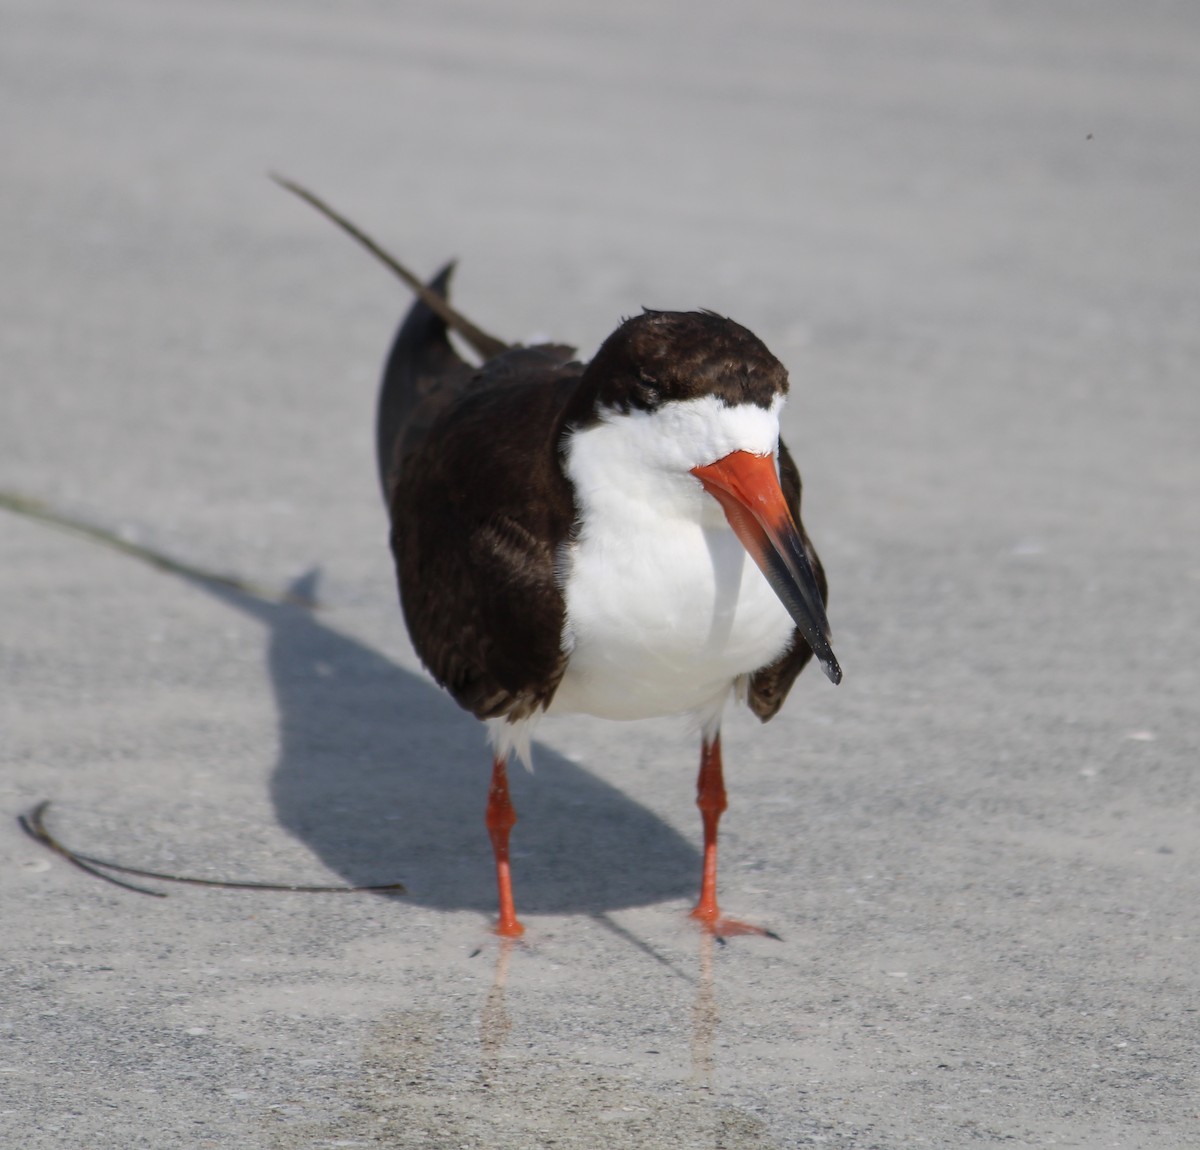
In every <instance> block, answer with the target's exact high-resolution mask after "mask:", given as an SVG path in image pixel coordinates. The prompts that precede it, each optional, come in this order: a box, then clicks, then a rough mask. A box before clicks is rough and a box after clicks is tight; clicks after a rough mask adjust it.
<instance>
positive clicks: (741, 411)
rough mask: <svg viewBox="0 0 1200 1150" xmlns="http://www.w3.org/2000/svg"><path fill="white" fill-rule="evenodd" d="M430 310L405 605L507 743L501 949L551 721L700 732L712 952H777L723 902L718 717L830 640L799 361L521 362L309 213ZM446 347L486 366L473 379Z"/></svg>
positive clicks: (511, 930)
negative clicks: (798, 453) (726, 944)
mask: <svg viewBox="0 0 1200 1150" xmlns="http://www.w3.org/2000/svg"><path fill="white" fill-rule="evenodd" d="M280 182H281V183H284V185H285V186H286V187H288V188H289V189H290V190H292V191H294V192H296V193H297V194H299V195H300V196H301V197H302V198H304V199H306V200H308V202H310V203H312V204H313V205H314V206H315V207H317V208H318V209H319V210H320V211H322V212H324V213H325V214H326V215H328V216H330V217H331V218H332V219H333V220H334V221H335V222H336V223H338V224H339V225H341V226H342V227H343V228H345V229H346V230H348V231H349V232H350V233H351V234H352V235H354V236H355V237H356V238H357V239H359V240H360V241H362V242H363V243H365V244H366V246H368V247H369V248H370V249H371V250H372V251H373V252H374V253H375V254H376V255H378V256H380V257H381V258H382V259H384V261H385V262H387V263H388V264H389V265H390V266H391V267H392V269H393V270H394V271H396V272H397V274H399V275H400V276H401V278H402V279H404V280H405V282H406V283H408V284H409V286H410V287H411V288H412V289H413V290H414V291H415V292H416V294H417V296H418V299H417V301H416V302H415V303H414V304H413V306H412V309H411V310H410V311H409V313H408V315H407V317H406V318H405V319H404V321H403V323H402V324H401V326H400V329H399V331H398V332H397V334H396V337H395V341H394V343H393V346H392V349H391V354H390V356H389V359H388V363H387V367H386V369H385V372H384V377H383V383H382V388H381V391H380V396H379V408H378V422H377V447H378V462H379V474H380V481H381V483H382V486H383V491H384V496H385V499H386V501H387V504H388V509H389V511H390V514H391V524H392V530H391V545H392V550H393V553H394V555H395V561H396V572H397V577H398V581H399V587H400V601H401V605H402V607H403V611H404V617H405V620H406V622H407V624H408V630H409V634H410V636H411V637H412V641H413V645H414V646H415V648H416V650H417V653H418V655H419V656H420V657H421V659H422V661H423V662H424V664H425V666H426V667H427V668H428V669H429V671H430V672H431V673H432V675H433V677H434V678H435V679H436V680H437V681H438V683H439V684H440V685H441V686H443V687H444V688H445V689H446V690H448V691H449V692H450V694H451V695H452V696H453V697H454V699H455V700H456V701H457V702H458V703H459V705H460V706H462V707H464V708H465V709H466V710H468V711H470V712H471V713H472V714H474V715H475V716H477V717H478V718H480V719H482V720H484V721H485V722H486V723H487V726H488V733H489V737H490V741H491V745H492V781H491V790H490V793H489V796H488V803H487V812H486V818H485V822H486V825H487V829H488V832H489V834H490V837H491V840H492V847H493V850H494V852H495V859H496V876H497V884H498V887H499V904H500V913H499V919H498V921H497V924H496V930H497V932H498V933H499V934H500V935H502V936H509V937H515V936H518V935H520V934H521V933H522V932H523V929H524V928H523V927H522V925H521V923H520V921H519V920H518V918H517V915H516V910H515V907H514V903H513V893H512V880H511V876H510V869H509V833H510V831H511V830H512V827H513V825H514V824H515V822H516V813H515V812H514V810H513V806H512V802H511V800H510V798H509V791H508V779H507V764H508V760H509V757H510V755H511V754H512V753H513V752H514V751H515V752H516V753H517V754H519V755H520V756H521V757H522V758H524V759H526V760H528V755H529V740H530V733H531V731H532V728H533V726H534V725H535V724H536V723H537V721H538V720H539V719H540V718H541V717H542V716H543V715H545V714H550V715H554V714H565V713H571V712H582V713H585V714H590V715H599V716H601V717H604V718H610V719H641V718H649V717H652V716H658V715H671V714H690V715H692V716H694V717H695V719H696V720H697V721H698V724H699V726H700V729H701V732H702V734H701V754H700V773H699V780H698V785H697V805H698V806H699V808H700V812H701V815H702V819H703V826H704V869H703V876H702V880H701V889H700V898H699V901H698V902H697V904H696V907H695V909H694V910H693V912H692V914H693V916H694V917H695V918H696V919H697V920H698V921H699V922H700V923H701V924H702V925H704V926H705V927H706V928H707V929H708V930H709V931H710V932H711V933H713V934H716V935H725V934H736V933H750V932H753V933H767V932H765V931H761V930H760V929H759V928H756V927H749V926H747V925H746V924H743V923H739V922H737V921H735V920H732V919H726V918H724V917H723V916H722V915H721V913H720V910H719V909H718V905H717V894H716V885H717V824H718V820H719V819H720V816H721V813H722V812H723V811H724V810H725V808H726V796H725V787H724V782H723V777H722V765H721V738H720V726H721V715H722V712H723V710H724V708H725V705H726V702H727V701H728V699H729V698H730V696H731V695H732V696H736V697H738V698H739V699H742V700H744V701H745V702H746V704H747V705H748V706H749V707H750V709H751V710H752V711H753V712H754V714H755V715H757V716H758V717H759V718H760V719H762V720H763V721H764V722H765V721H766V720H768V719H770V718H772V717H773V716H774V715H775V714H776V712H777V711H778V710H779V708H780V706H781V705H782V703H783V701H784V699H785V697H786V696H787V693H788V691H789V690H790V688H791V686H792V683H793V682H794V681H795V678H796V676H797V675H798V674H799V673H800V671H801V670H802V669H803V668H804V666H805V665H806V664H807V663H808V661H809V659H811V658H812V656H813V655H814V654H815V655H816V657H817V661H818V662H819V663H820V665H821V667H822V668H823V670H824V671H825V674H826V675H827V676H828V677H829V679H830V680H831V681H832V682H834V683H838V682H840V681H841V677H842V672H841V668H840V667H839V666H838V663H837V659H836V658H835V657H834V654H833V651H832V649H831V647H830V644H829V624H828V621H827V619H826V616H825V606H824V603H825V598H826V592H827V585H826V580H825V574H824V571H823V570H822V567H821V563H820V560H819V559H818V558H817V554H816V551H815V550H814V549H813V547H812V544H811V543H810V542H809V540H808V537H807V535H806V534H805V533H804V527H803V525H802V523H801V520H800V473H799V471H798V470H797V468H796V464H795V462H794V461H793V459H792V456H791V454H790V453H789V452H788V449H787V447H786V446H785V445H784V443H783V441H782V439H781V438H780V435H779V419H780V413H781V411H782V409H783V404H784V399H785V397H786V395H787V391H788V377H787V372H786V370H785V369H784V367H783V365H782V364H781V363H780V362H779V361H778V360H777V359H776V358H775V357H774V356H773V355H772V354H771V353H770V352H769V351H768V350H767V348H766V347H765V346H764V345H763V343H762V342H761V341H760V340H759V339H758V338H757V337H756V336H755V335H753V334H752V333H751V332H750V331H748V330H747V329H746V328H744V327H742V326H740V325H739V324H737V323H734V322H733V321H732V320H730V319H725V318H724V317H722V316H719V315H716V314H714V313H712V312H707V311H695V312H664V311H644V312H643V313H642V314H641V315H638V316H634V317H633V318H632V319H627V320H625V321H624V322H623V323H622V324H621V325H620V326H619V327H618V328H617V329H616V331H615V332H613V334H612V335H610V336H609V337H608V339H606V340H605V341H604V343H603V344H602V346H601V347H600V349H599V351H598V352H597V353H596V355H595V357H594V358H593V359H592V361H591V362H590V363H589V364H586V365H585V364H582V363H579V362H578V361H576V360H575V358H574V355H575V352H574V349H573V348H570V347H566V346H562V345H558V344H542V345H538V346H533V347H522V346H510V345H508V344H506V343H504V342H503V341H501V340H499V339H496V338H495V337H494V336H490V335H488V334H487V333H485V332H483V331H481V330H480V329H479V328H477V327H476V326H475V325H474V324H472V323H470V321H468V320H467V319H465V318H464V317H463V316H462V315H461V314H459V313H458V312H457V311H456V310H455V309H454V308H452V307H451V306H450V304H449V302H448V299H447V287H448V284H449V280H450V275H451V272H452V270H453V265H448V266H447V267H446V268H444V269H443V270H442V271H441V273H440V274H439V275H438V276H437V277H435V278H434V279H433V280H432V281H431V282H430V283H429V284H428V285H424V284H422V283H421V282H420V281H419V280H417V279H416V277H415V276H413V275H412V273H411V272H409V271H408V270H407V269H405V268H403V267H402V266H401V265H399V264H397V263H396V261H394V260H393V259H392V258H391V257H390V256H388V255H387V254H386V253H384V252H382V250H381V249H379V248H378V247H377V246H376V245H375V244H374V243H373V242H372V241H370V240H369V239H367V238H366V237H365V236H363V235H362V233H361V232H359V231H358V230H357V229H356V228H354V227H353V225H351V224H349V223H348V221H346V220H344V219H343V218H342V217H341V216H339V215H337V213H335V212H333V211H332V210H331V209H329V208H328V207H327V206H326V205H325V204H323V203H322V202H321V201H319V200H317V199H316V197H314V196H312V195H311V193H308V192H305V191H304V190H303V189H302V188H299V187H297V186H296V185H294V184H290V183H287V182H286V181H280ZM448 330H449V331H454V332H455V333H457V334H458V335H459V336H460V337H461V338H462V339H463V340H464V341H465V342H466V343H467V344H469V345H470V346H471V347H472V348H473V349H474V350H475V351H476V352H477V353H478V355H479V357H480V359H481V361H482V362H481V364H480V365H479V366H472V365H471V364H469V363H467V362H466V361H464V360H463V359H462V358H461V357H460V356H459V355H458V353H457V352H456V351H455V350H454V348H453V346H452V345H451V343H450V341H449V339H448V338H447V335H448Z"/></svg>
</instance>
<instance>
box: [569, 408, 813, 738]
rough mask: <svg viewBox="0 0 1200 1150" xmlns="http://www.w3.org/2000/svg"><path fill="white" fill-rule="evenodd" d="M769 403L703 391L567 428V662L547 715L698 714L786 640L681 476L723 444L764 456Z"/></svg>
mask: <svg viewBox="0 0 1200 1150" xmlns="http://www.w3.org/2000/svg"><path fill="white" fill-rule="evenodd" d="M782 406H783V399H782V397H779V398H778V399H777V400H776V401H775V403H774V404H772V406H771V407H770V408H761V407H757V406H755V405H753V404H740V405H738V406H732V407H731V406H727V405H726V404H724V403H723V402H721V401H720V400H719V399H717V398H715V397H713V396H705V397H702V398H699V399H693V400H686V401H682V402H673V403H667V404H665V405H664V406H663V407H662V408H660V409H658V410H656V411H653V412H642V411H636V410H635V411H631V412H630V413H628V414H625V413H616V412H614V413H609V414H608V415H607V416H606V417H604V418H603V419H602V420H601V421H600V422H599V423H598V424H594V425H592V426H590V427H587V428H584V429H582V430H580V431H576V432H574V433H573V434H572V436H571V438H570V440H569V441H568V443H567V445H566V459H567V465H566V471H567V475H568V477H569V478H570V480H571V482H572V483H573V484H574V487H575V499H576V505H577V507H578V511H579V523H578V530H577V534H576V536H575V538H573V539H572V540H571V541H570V542H569V543H568V544H566V545H565V546H564V550H563V554H562V555H561V556H560V577H561V579H562V588H563V594H564V596H565V598H566V603H567V621H566V626H565V628H564V632H563V636H562V643H563V649H564V651H566V652H567V654H568V655H569V662H568V664H567V671H566V674H565V675H564V677H563V681H562V683H561V685H560V686H559V688H558V692H557V694H556V695H555V698H554V701H553V703H552V704H551V706H550V708H549V709H550V712H551V713H552V714H553V713H557V712H569V711H581V712H585V713H588V714H593V715H600V716H603V717H606V718H612V719H638V718H646V717H650V716H653V715H665V714H675V713H680V712H697V713H700V714H702V715H706V716H707V715H709V714H711V713H712V712H713V711H714V708H715V709H716V710H717V711H718V712H719V708H720V706H721V704H722V702H723V701H724V699H725V697H726V695H727V694H728V692H729V689H730V686H731V685H732V684H733V682H734V681H735V680H736V679H737V678H738V677H739V676H741V675H745V674H748V673H750V672H752V671H756V670H758V669H759V668H760V667H763V666H766V665H768V664H770V663H771V662H773V661H774V660H775V659H776V658H778V657H779V656H780V655H781V654H782V653H783V652H784V651H785V650H786V649H787V647H788V645H789V643H790V642H791V638H792V631H793V623H792V621H791V619H790V617H789V616H788V614H787V611H786V610H785V609H784V607H783V605H782V604H781V603H780V602H779V600H778V598H777V597H776V596H775V594H774V592H773V591H771V589H770V587H769V585H768V584H767V582H766V580H765V579H764V578H763V576H762V574H761V572H760V571H759V570H758V568H757V566H756V565H755V564H754V562H753V561H752V560H751V559H750V557H749V556H748V555H747V554H746V552H745V549H744V548H743V547H742V545H741V543H740V542H739V541H738V539H737V537H736V536H735V535H734V533H733V532H732V530H731V529H730V528H729V525H728V523H727V521H726V519H725V515H724V512H723V511H722V510H721V507H720V505H719V504H718V503H717V502H716V500H715V499H713V498H712V496H710V495H709V494H708V493H707V492H706V491H705V490H704V488H703V486H702V485H701V483H700V481H699V480H698V479H697V478H696V477H695V476H693V475H692V474H690V472H691V469H692V468H693V467H698V466H703V465H705V464H709V463H714V462H716V461H717V460H718V459H722V458H724V457H725V456H726V455H729V454H730V453H731V452H734V451H748V452H751V453H752V454H755V455H777V453H778V445H779V415H780V411H781V409H782Z"/></svg>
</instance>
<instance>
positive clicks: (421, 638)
mask: <svg viewBox="0 0 1200 1150" xmlns="http://www.w3.org/2000/svg"><path fill="white" fill-rule="evenodd" d="M448 274H449V272H448V269H447V270H446V271H444V272H443V273H442V275H441V276H439V277H438V279H437V280H435V281H434V284H433V285H431V286H434V287H435V288H436V289H437V290H438V291H439V294H440V293H441V292H442V291H444V289H445V281H446V279H447V278H448ZM572 355H573V350H572V349H571V348H567V347H553V346H542V347H533V348H513V349H510V350H508V351H505V352H503V353H502V354H500V355H498V356H496V357H495V358H493V359H491V360H489V361H488V362H487V363H486V364H484V365H483V367H481V368H472V367H471V366H470V365H468V364H466V363H464V362H463V361H462V360H461V359H460V358H459V357H458V356H457V354H456V353H455V352H454V350H453V349H452V348H451V346H450V344H449V342H448V341H447V339H446V325H445V323H444V322H443V321H442V320H441V319H440V318H439V317H438V316H436V315H435V314H433V313H432V312H431V311H430V310H429V309H428V308H427V307H426V305H424V304H423V303H420V302H418V303H417V304H415V305H414V307H413V309H412V311H411V312H410V313H409V315H408V317H407V318H406V320H405V322H404V324H403V325H402V327H401V329H400V332H399V333H398V335H397V337H396V341H395V343H394V345H393V348H392V352H391V355H390V357H389V359H388V366H387V369H386V371H385V373H384V384H383V388H382V391H381V393H380V401H379V427H378V435H379V459H380V471H381V476H382V477H383V480H384V487H385V492H386V494H387V496H388V504H389V510H390V512H391V518H392V534H391V542H392V551H393V553H394V555H395V559H396V573H397V577H398V580H399V584H400V602H401V605H402V607H403V609H404V618H405V621H406V622H407V624H408V631H409V635H410V636H411V637H412V641H413V645H414V646H415V647H416V649H417V653H418V654H419V655H420V656H421V659H422V661H423V662H424V663H425V665H426V666H427V667H428V668H429V670H430V672H431V673H432V674H433V676H434V678H435V679H437V681H438V682H439V683H440V684H441V685H442V686H444V687H445V688H446V689H447V690H448V691H449V692H450V693H451V694H452V695H453V696H454V698H455V700H456V701H457V702H458V704H459V705H460V706H462V707H464V708H466V709H467V710H469V711H471V712H472V713H473V714H475V715H477V716H478V717H479V718H495V717H499V716H508V717H510V718H514V719H518V718H522V717H524V716H525V715H528V714H530V713H531V712H532V711H534V710H536V709H537V708H539V707H542V706H545V705H546V704H547V703H548V702H549V701H550V699H551V698H552V697H553V694H554V691H555V689H556V688H557V687H558V683H559V680H560V679H561V678H562V674H563V671H564V670H565V668H566V657H565V655H564V654H563V651H562V648H561V644H560V641H561V636H562V629H563V620H564V617H565V614H566V605H565V603H564V601H563V597H562V593H561V591H560V589H559V587H558V584H557V581H556V579H555V560H556V557H557V553H558V550H559V546H560V544H561V543H562V542H563V541H564V540H565V539H566V538H567V536H568V534H569V533H570V530H571V526H572V524H573V522H574V519H575V508H574V501H573V498H572V494H571V488H570V485H569V483H568V482H567V480H566V478H565V476H564V475H563V473H562V469H561V467H560V465H559V459H558V448H559V443H560V441H561V438H562V434H563V430H564V427H565V411H566V408H567V406H568V404H569V402H570V400H571V398H572V396H573V395H574V393H575V390H576V385H577V383H578V381H579V377H580V375H581V373H582V370H583V368H582V367H581V365H579V364H577V363H574V362H572V361H571V356H572Z"/></svg>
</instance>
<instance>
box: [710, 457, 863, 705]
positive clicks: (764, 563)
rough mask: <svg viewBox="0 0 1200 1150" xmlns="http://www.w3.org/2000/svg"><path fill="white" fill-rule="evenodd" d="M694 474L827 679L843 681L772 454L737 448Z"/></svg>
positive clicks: (798, 531)
mask: <svg viewBox="0 0 1200 1150" xmlns="http://www.w3.org/2000/svg"><path fill="white" fill-rule="evenodd" d="M692 474H693V475H694V476H696V478H697V479H699V480H700V482H701V483H703V484H704V489H705V491H707V492H708V493H709V495H711V496H712V497H713V498H714V499H716V501H717V502H718V503H720V505H721V507H722V509H723V510H724V512H725V518H726V519H728V520H729V526H730V527H732V528H733V533H734V534H735V535H736V536H737V537H738V539H740V540H741V543H742V546H743V547H745V548H746V550H747V551H748V552H749V554H750V558H751V559H753V560H754V562H755V563H757V564H758V567H759V569H760V570H761V571H762V573H763V575H764V576H765V577H766V580H767V582H768V583H770V585H771V589H772V590H773V591H774V592H775V594H776V595H778V596H779V601H780V602H781V603H782V604H783V605H784V607H786V608H787V612H788V614H789V615H791V617H792V619H793V620H794V621H795V624H796V626H797V627H798V628H799V629H800V634H802V635H803V636H804V640H805V642H806V643H808V645H809V646H810V647H811V648H812V650H813V654H814V655H816V657H817V661H818V662H819V663H820V664H821V668H822V670H823V671H824V672H825V674H826V676H828V678H829V681H830V682H831V683H840V682H841V681H842V669H841V667H839V666H838V661H837V658H836V656H835V655H834V653H833V648H832V647H830V645H829V620H828V619H827V618H826V617H825V604H824V603H823V602H822V600H821V590H820V588H819V587H818V586H817V577H816V575H815V574H814V573H813V567H812V563H811V562H810V561H809V558H808V552H807V550H806V549H805V546H804V539H803V537H802V536H801V534H800V529H799V528H798V527H797V526H796V521H795V520H794V519H793V518H792V513H791V511H790V510H789V509H788V505H787V501H786V500H785V499H784V497H783V491H782V490H781V489H780V486H779V477H778V476H777V475H776V473H775V459H774V457H773V456H770V455H751V454H750V452H748V451H734V452H732V453H731V454H729V455H726V456H725V457H724V459H718V460H717V461H716V463H710V464H707V465H706V466H704V467H693V468H692Z"/></svg>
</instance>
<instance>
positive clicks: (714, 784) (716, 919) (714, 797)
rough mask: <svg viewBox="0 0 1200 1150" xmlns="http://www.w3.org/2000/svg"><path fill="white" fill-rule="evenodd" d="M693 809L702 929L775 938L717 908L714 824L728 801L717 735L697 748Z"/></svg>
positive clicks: (698, 917)
mask: <svg viewBox="0 0 1200 1150" xmlns="http://www.w3.org/2000/svg"><path fill="white" fill-rule="evenodd" d="M696 806H698V807H699V808H700V817H701V819H702V820H703V822H704V874H703V877H702V878H701V880H700V901H699V902H697V903H696V906H695V907H694V909H693V910H692V918H694V919H696V921H697V922H699V923H700V925H701V926H703V927H704V929H705V930H706V931H707V932H708V933H709V934H712V935H716V936H717V937H718V938H722V937H724V936H726V935H733V934H762V935H766V936H767V937H768V938H777V937H778V936H777V935H775V934H773V933H772V932H771V931H769V930H763V928H762V927H760V926H751V925H750V924H749V923H745V922H739V921H738V920H737V919H733V918H725V917H723V916H722V914H721V911H720V909H719V908H718V906H717V823H718V822H720V820H721V815H722V814H724V812H725V808H726V807H727V806H729V802H728V800H727V799H726V797H725V776H724V770H723V768H722V766H721V736H720V734H717V735H715V736H714V737H713V741H712V742H711V743H710V742H709V741H708V739H705V740H704V741H703V744H702V745H701V748H700V777H699V778H698V779H697V780H696Z"/></svg>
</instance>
